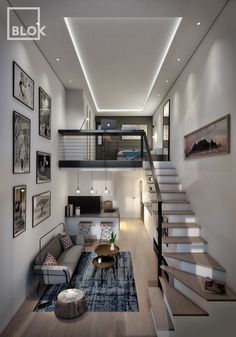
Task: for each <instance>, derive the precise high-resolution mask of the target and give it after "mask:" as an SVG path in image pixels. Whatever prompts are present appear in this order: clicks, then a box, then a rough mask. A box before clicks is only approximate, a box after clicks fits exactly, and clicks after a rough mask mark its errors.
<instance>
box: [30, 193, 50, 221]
mask: <svg viewBox="0 0 236 337" xmlns="http://www.w3.org/2000/svg"><path fill="white" fill-rule="evenodd" d="M32 200H33V212H32V213H33V227H35V226H37V225H38V224H40V223H41V222H42V221H44V220H45V219H47V218H48V217H50V215H51V192H50V191H47V192H44V193H41V194H37V195H34V196H33V198H32Z"/></svg>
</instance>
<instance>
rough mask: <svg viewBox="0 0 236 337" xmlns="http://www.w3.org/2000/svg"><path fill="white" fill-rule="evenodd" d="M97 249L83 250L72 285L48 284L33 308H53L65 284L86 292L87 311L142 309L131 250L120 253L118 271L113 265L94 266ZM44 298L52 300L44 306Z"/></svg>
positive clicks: (36, 309)
mask: <svg viewBox="0 0 236 337" xmlns="http://www.w3.org/2000/svg"><path fill="white" fill-rule="evenodd" d="M94 257H96V254H95V253H82V255H81V257H80V260H79V263H78V265H77V267H76V270H75V272H74V275H73V277H72V282H71V285H70V286H66V285H54V286H49V287H47V289H46V290H45V292H44V294H43V295H42V296H41V298H40V301H39V302H38V304H37V306H36V307H35V309H34V311H45V312H51V311H54V301H55V300H56V298H57V295H58V294H59V293H60V292H61V291H62V290H64V289H66V288H80V289H82V290H83V291H84V292H85V294H86V300H87V306H88V311H103V312H104V311H106V312H111V311H139V306H138V299H137V294H136V288H135V280H134V276H133V266H132V260H131V254H130V253H129V252H120V253H118V264H117V267H116V268H115V275H114V273H113V270H112V268H110V269H108V270H107V271H106V272H103V278H101V270H97V269H96V268H94V266H93V264H92V261H93V259H94ZM45 302H52V303H51V304H50V303H49V304H48V305H47V304H46V305H45V306H44V305H43V306H42V307H41V306H40V305H42V304H44V303H45Z"/></svg>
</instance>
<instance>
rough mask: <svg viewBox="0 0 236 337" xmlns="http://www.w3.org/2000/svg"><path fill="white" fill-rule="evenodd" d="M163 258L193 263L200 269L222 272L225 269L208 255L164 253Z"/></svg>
mask: <svg viewBox="0 0 236 337" xmlns="http://www.w3.org/2000/svg"><path fill="white" fill-rule="evenodd" d="M163 256H164V257H166V258H167V257H169V258H172V259H176V260H181V261H184V262H189V263H193V264H196V265H200V266H202V267H208V268H213V269H216V270H219V271H222V272H225V269H224V268H223V267H222V266H221V265H220V264H219V262H217V261H216V260H215V259H214V258H213V257H211V256H210V255H209V254H208V253H166V252H163Z"/></svg>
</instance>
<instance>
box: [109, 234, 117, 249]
mask: <svg viewBox="0 0 236 337" xmlns="http://www.w3.org/2000/svg"><path fill="white" fill-rule="evenodd" d="M115 240H116V234H115V233H114V232H111V236H110V239H109V243H110V244H111V247H110V249H111V250H115V244H114V243H115Z"/></svg>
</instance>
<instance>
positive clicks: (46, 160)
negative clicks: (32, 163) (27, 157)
mask: <svg viewBox="0 0 236 337" xmlns="http://www.w3.org/2000/svg"><path fill="white" fill-rule="evenodd" d="M50 181H51V154H50V153H46V152H42V151H37V152H36V183H37V184H43V183H48V182H50Z"/></svg>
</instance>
